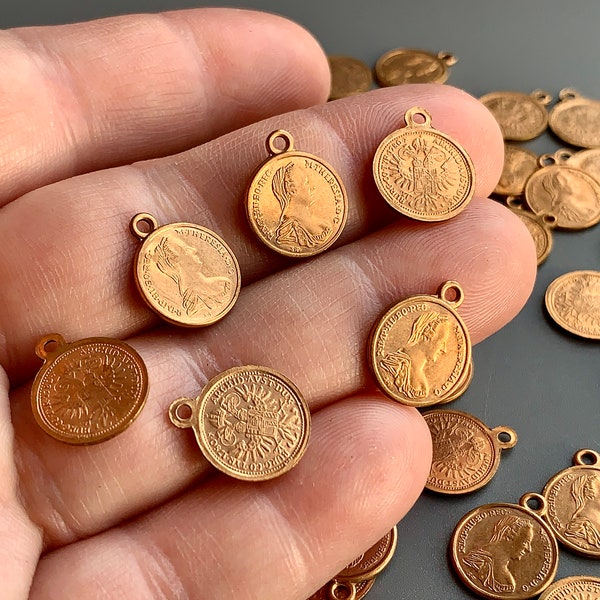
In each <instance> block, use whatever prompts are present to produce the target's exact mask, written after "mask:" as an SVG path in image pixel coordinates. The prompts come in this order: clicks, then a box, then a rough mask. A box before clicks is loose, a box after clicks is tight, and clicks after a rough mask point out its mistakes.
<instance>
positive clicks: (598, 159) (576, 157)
mask: <svg viewBox="0 0 600 600" xmlns="http://www.w3.org/2000/svg"><path fill="white" fill-rule="evenodd" d="M565 152H569V154H568V157H567V165H568V166H569V167H575V168H576V169H581V170H582V171H585V172H586V173H587V174H588V175H590V176H591V177H593V178H594V179H595V180H596V181H597V182H599V183H600V148H589V149H587V150H580V151H579V152H571V151H565Z"/></svg>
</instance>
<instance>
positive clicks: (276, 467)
mask: <svg viewBox="0 0 600 600" xmlns="http://www.w3.org/2000/svg"><path fill="white" fill-rule="evenodd" d="M275 394H276V395H277V397H275V398H274V395H275ZM283 403H286V404H287V405H288V406H287V412H286V407H285V406H282V405H283ZM243 405H245V406H243ZM240 406H241V408H240ZM169 418H170V420H171V422H172V423H173V425H175V426H176V427H180V428H182V429H185V428H190V427H191V428H192V429H193V430H194V433H195V436H196V441H197V443H198V446H199V447H200V449H201V451H202V453H203V454H204V456H205V457H206V459H207V460H208V461H209V462H210V463H211V464H212V465H213V466H214V467H215V468H217V469H218V470H219V471H221V472H223V473H226V474H227V475H229V476H231V477H234V478H236V479H240V480H243V481H265V480H268V479H273V478H275V477H279V476H280V475H283V474H284V473H287V472H288V471H289V470H290V469H292V468H293V467H294V466H296V465H297V464H298V462H299V461H300V459H301V458H302V456H303V455H304V452H305V451H306V448H307V446H308V440H309V437H310V428H311V418H310V410H309V407H308V404H307V403H306V401H305V400H304V397H303V396H302V394H301V393H300V390H299V389H298V388H297V387H296V385H295V384H294V383H292V382H291V381H290V380H289V379H288V378H287V377H285V376H284V375H282V374H281V373H278V372H277V371H275V370H273V369H270V368H269V367H263V366H258V365H245V366H240V367H232V368H230V369H227V370H226V371H223V372H222V373H219V374H218V375H217V376H216V377H213V378H212V379H211V380H210V381H209V382H208V383H207V384H206V385H205V386H204V388H203V389H202V391H201V392H200V394H199V395H198V396H197V397H196V398H185V397H183V398H178V399H177V400H175V401H173V402H172V403H171V405H170V407H169ZM229 419H232V420H233V421H234V422H233V423H232V422H231V421H230V420H229ZM283 446H285V452H283V450H282V447H283ZM273 447H275V448H276V449H279V450H280V451H281V454H280V456H279V457H278V456H277V455H276V454H275V453H274V451H273ZM273 456H274V458H273ZM257 457H260V458H261V460H260V461H258V460H256V458H257Z"/></svg>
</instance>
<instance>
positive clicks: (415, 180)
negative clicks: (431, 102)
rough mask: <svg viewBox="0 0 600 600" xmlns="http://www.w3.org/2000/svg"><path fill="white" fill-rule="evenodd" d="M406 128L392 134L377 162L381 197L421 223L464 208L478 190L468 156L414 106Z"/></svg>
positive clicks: (381, 147) (375, 173) (381, 146)
mask: <svg viewBox="0 0 600 600" xmlns="http://www.w3.org/2000/svg"><path fill="white" fill-rule="evenodd" d="M404 120H405V122H406V127H404V128H402V129H398V130H396V131H394V132H392V133H391V134H390V135H388V136H387V137H386V138H385V139H384V140H383V141H382V142H381V144H379V147H378V148H377V151H376V152H375V157H374V159H373V176H374V177H375V183H376V184H377V188H378V189H379V192H380V193H381V195H382V196H383V197H384V198H385V200H386V201H387V202H388V203H389V204H390V205H391V206H392V207H393V208H395V209H396V210H397V211H398V212H399V213H401V214H403V215H406V216H408V217H412V218H413V219H417V220H419V221H445V220H446V219H450V218H451V217H454V216H455V215H457V214H458V213H460V212H461V211H462V210H464V209H465V208H466V207H467V205H468V204H469V202H470V201H471V198H472V196H473V193H474V190H475V168H474V166H473V162H472V161H471V158H470V157H469V155H468V154H467V152H466V151H465V150H464V149H463V148H462V147H461V146H460V145H459V144H458V143H456V142H455V141H454V140H452V139H451V138H450V137H449V136H447V135H446V134H444V133H442V132H441V131H438V130H437V129H434V128H433V127H432V126H431V115H430V114H429V113H428V112H427V111H426V110H425V109H424V108H420V107H418V106H415V107H413V108H411V109H409V110H407V111H406V113H405V115H404Z"/></svg>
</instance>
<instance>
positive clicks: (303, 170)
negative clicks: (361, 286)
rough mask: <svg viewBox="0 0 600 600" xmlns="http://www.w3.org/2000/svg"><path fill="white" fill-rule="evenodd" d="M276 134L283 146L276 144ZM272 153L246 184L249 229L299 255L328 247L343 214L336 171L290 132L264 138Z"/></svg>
mask: <svg viewBox="0 0 600 600" xmlns="http://www.w3.org/2000/svg"><path fill="white" fill-rule="evenodd" d="M278 140H282V141H283V144H284V146H283V148H278V147H277V142H278ZM267 150H268V151H269V153H270V154H271V156H270V158H268V159H267V160H266V161H265V162H264V163H263V164H262V165H261V166H260V167H259V168H258V170H257V172H256V174H255V175H254V178H253V179H252V182H251V183H250V186H249V188H248V193H247V199H246V212H247V215H248V220H249V222H250V225H251V226H252V229H253V230H254V232H255V233H256V235H257V236H258V238H259V239H260V240H261V241H262V242H264V243H265V244H266V245H267V246H268V247H269V248H271V250H275V252H279V253H280V254H284V255H285V256H293V257H297V258H304V257H307V256H314V255H315V254H319V253H320V252H324V251H325V250H327V249H328V248H329V247H330V246H331V245H332V244H333V243H334V242H335V241H336V240H337V238H338V237H339V236H340V234H341V233H342V229H343V228H344V225H345V224H346V219H347V216H348V200H347V197H346V190H345V188H344V184H343V183H342V180H341V179H340V176H339V175H338V174H337V173H336V172H335V171H334V169H333V167H331V166H330V165H328V164H327V163H326V162H325V161H324V160H322V159H321V158H317V157H316V156H314V155H312V154H307V153H305V152H298V151H296V150H295V149H294V139H293V137H292V136H291V134H290V133H288V132H287V131H284V130H283V129H279V130H277V131H274V132H273V133H271V134H270V135H269V137H268V138H267Z"/></svg>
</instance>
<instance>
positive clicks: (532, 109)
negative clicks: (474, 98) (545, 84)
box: [479, 90, 552, 141]
mask: <svg viewBox="0 0 600 600" xmlns="http://www.w3.org/2000/svg"><path fill="white" fill-rule="evenodd" d="M479 100H480V101H481V102H482V103H483V104H484V105H485V106H486V107H487V109H488V110H489V111H490V112H491V113H492V115H494V118H495V119H496V121H497V122H498V125H500V129H501V130H502V136H503V137H504V139H505V140H513V141H525V140H532V139H533V138H535V137H537V136H538V135H540V134H541V133H542V132H543V131H544V129H546V126H547V125H548V111H547V110H546V105H547V104H549V103H550V102H551V101H552V96H550V94H548V93H547V92H544V91H542V90H534V91H533V92H531V94H523V93H522V92H504V91H502V92H491V93H489V94H485V96H482V97H481V98H479Z"/></svg>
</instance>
